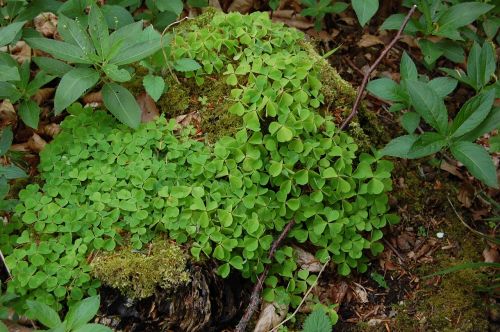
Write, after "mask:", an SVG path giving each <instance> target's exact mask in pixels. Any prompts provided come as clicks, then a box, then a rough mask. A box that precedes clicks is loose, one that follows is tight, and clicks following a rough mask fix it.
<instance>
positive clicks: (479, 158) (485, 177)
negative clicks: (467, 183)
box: [450, 141, 498, 188]
mask: <svg viewBox="0 0 500 332" xmlns="http://www.w3.org/2000/svg"><path fill="white" fill-rule="evenodd" d="M450 151H451V153H452V154H453V156H454V157H455V158H457V160H458V161H460V162H461V163H462V164H464V165H465V167H467V169H468V170H469V172H470V173H471V174H472V175H473V176H475V177H476V178H477V179H478V180H480V181H482V182H484V183H485V184H486V185H488V186H490V187H493V188H498V179H497V173H496V168H495V165H494V164H493V160H492V159H491V157H490V155H489V154H488V152H487V151H486V150H485V149H484V148H483V147H482V146H480V145H477V144H474V143H471V142H464V141H459V142H456V143H454V144H453V145H452V146H451V147H450Z"/></svg>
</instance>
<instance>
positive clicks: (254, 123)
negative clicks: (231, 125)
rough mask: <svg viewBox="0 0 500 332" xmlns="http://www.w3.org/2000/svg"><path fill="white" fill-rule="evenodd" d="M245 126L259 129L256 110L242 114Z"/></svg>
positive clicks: (255, 129) (254, 129)
mask: <svg viewBox="0 0 500 332" xmlns="http://www.w3.org/2000/svg"><path fill="white" fill-rule="evenodd" d="M243 123H244V124H245V126H246V127H247V128H248V129H250V130H253V131H260V121H259V116H258V115H257V112H256V111H250V112H248V113H246V114H245V115H244V116H243Z"/></svg>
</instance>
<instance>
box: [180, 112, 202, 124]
mask: <svg viewBox="0 0 500 332" xmlns="http://www.w3.org/2000/svg"><path fill="white" fill-rule="evenodd" d="M175 121H176V122H177V124H178V125H179V126H180V127H187V126H189V125H191V126H193V127H195V128H199V126H200V123H201V116H200V113H198V112H191V113H188V114H183V115H179V116H178V117H176V118H175Z"/></svg>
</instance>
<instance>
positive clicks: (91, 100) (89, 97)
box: [82, 91, 102, 105]
mask: <svg viewBox="0 0 500 332" xmlns="http://www.w3.org/2000/svg"><path fill="white" fill-rule="evenodd" d="M82 100H83V104H84V105H88V104H93V105H95V104H98V105H102V93H101V91H96V92H90V93H87V94H86V95H85V96H83V98H82Z"/></svg>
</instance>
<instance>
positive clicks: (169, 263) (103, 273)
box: [91, 239, 189, 299]
mask: <svg viewBox="0 0 500 332" xmlns="http://www.w3.org/2000/svg"><path fill="white" fill-rule="evenodd" d="M148 250H149V252H147V253H141V252H135V251H134V250H132V248H130V247H124V248H121V249H120V250H118V251H116V252H114V253H109V254H103V255H100V256H98V257H96V258H95V259H94V261H93V262H92V264H91V268H92V274H93V275H94V277H96V278H98V279H100V280H101V281H102V282H103V284H105V285H108V286H111V287H114V288H117V289H119V290H120V291H121V292H122V293H124V294H125V295H127V296H128V297H131V298H133V299H141V298H146V297H148V296H151V295H153V294H154V291H155V289H156V288H157V287H161V288H163V289H170V288H172V287H175V286H178V285H183V284H185V283H187V282H188V281H189V275H188V273H187V272H186V271H185V266H186V257H185V256H184V253H183V251H182V250H181V248H179V247H178V246H177V245H175V244H174V243H172V242H168V241H165V240H163V239H157V240H155V241H153V242H152V243H151V244H150V245H149V249H148Z"/></svg>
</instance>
